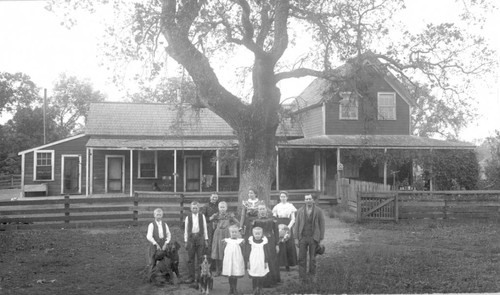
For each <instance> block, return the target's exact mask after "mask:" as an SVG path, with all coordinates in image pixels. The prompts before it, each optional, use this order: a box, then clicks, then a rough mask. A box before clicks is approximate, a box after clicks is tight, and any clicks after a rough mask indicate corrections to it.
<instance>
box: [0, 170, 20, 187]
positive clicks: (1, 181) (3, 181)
mask: <svg viewBox="0 0 500 295" xmlns="http://www.w3.org/2000/svg"><path fill="white" fill-rule="evenodd" d="M13 188H21V174H11V175H0V189H13Z"/></svg>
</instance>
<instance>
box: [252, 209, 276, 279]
mask: <svg viewBox="0 0 500 295" xmlns="http://www.w3.org/2000/svg"><path fill="white" fill-rule="evenodd" d="M258 212H259V213H258V218H257V219H255V220H254V222H253V227H261V228H262V230H263V233H264V236H265V237H266V238H267V242H268V244H269V247H268V249H269V259H268V264H269V273H268V274H267V275H266V277H265V278H264V287H265V288H269V287H274V286H276V284H277V283H279V282H281V276H280V267H279V264H278V255H277V254H278V252H279V246H278V241H279V230H278V223H277V222H276V220H275V219H274V218H273V217H270V216H268V209H267V207H266V205H264V204H260V205H259V206H258Z"/></svg>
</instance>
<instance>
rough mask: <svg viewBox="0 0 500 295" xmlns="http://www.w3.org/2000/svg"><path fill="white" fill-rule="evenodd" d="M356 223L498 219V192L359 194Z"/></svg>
mask: <svg viewBox="0 0 500 295" xmlns="http://www.w3.org/2000/svg"><path fill="white" fill-rule="evenodd" d="M358 204H359V208H360V210H358V211H357V212H358V220H369V219H375V220H396V221H397V220H400V219H483V220H484V219H488V220H500V191H432V192H429V191H392V192H372V193H358Z"/></svg>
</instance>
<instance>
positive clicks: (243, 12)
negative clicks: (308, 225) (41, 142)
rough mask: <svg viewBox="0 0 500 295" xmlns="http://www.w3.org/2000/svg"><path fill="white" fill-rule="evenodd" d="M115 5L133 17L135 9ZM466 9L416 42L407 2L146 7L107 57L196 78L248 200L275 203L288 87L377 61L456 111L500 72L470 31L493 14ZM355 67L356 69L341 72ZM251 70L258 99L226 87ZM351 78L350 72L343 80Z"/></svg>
mask: <svg viewBox="0 0 500 295" xmlns="http://www.w3.org/2000/svg"><path fill="white" fill-rule="evenodd" d="M58 2H59V1H54V4H56V3H58ZM106 2H107V1H106ZM112 2H113V3H114V7H115V8H116V11H120V13H122V14H123V11H124V7H125V6H126V4H127V2H128V1H123V2H120V1H112ZM129 3H130V2H129ZM58 5H59V8H61V7H62V8H63V9H62V10H59V11H64V13H65V16H68V15H71V14H70V13H67V12H68V9H69V8H70V6H71V7H72V8H74V7H77V8H82V7H84V8H89V7H90V8H91V9H95V7H96V6H95V4H94V3H93V2H92V1H87V2H85V1H75V2H73V3H72V4H71V3H70V4H67V2H65V4H60V3H59V4H58ZM456 6H457V7H461V9H460V11H459V14H458V15H457V18H456V20H457V23H449V22H448V23H440V24H428V25H426V26H423V28H422V29H421V30H419V31H416V32H412V31H410V30H409V29H408V28H405V27H404V25H403V24H401V23H398V22H397V21H396V15H397V14H398V12H400V11H401V10H403V9H404V8H405V5H404V1H401V0H358V1H351V0H161V1H159V0H152V1H138V2H135V4H134V6H133V7H132V8H131V9H130V11H131V12H132V13H131V16H132V17H131V18H129V19H128V21H127V22H121V23H120V25H119V26H115V27H114V28H112V29H110V30H108V33H110V35H111V36H114V37H118V38H115V39H114V40H118V42H111V41H109V40H112V39H107V40H108V41H106V43H107V45H110V46H108V47H107V48H108V49H109V50H106V51H105V54H106V55H107V56H108V57H110V58H111V59H113V60H114V61H115V62H116V61H117V60H130V59H133V60H142V61H145V60H147V61H150V62H151V63H150V66H149V69H150V71H149V74H150V75H151V77H155V76H156V75H158V73H161V72H162V70H161V69H162V68H163V67H164V66H165V65H166V63H167V60H166V59H165V58H163V59H162V58H158V57H159V56H160V55H161V54H163V53H165V52H166V53H167V54H168V56H169V57H171V58H173V59H175V61H177V63H179V64H180V65H181V66H182V67H183V68H184V69H185V70H186V71H187V73H189V75H190V76H191V79H192V81H193V82H194V84H195V85H196V87H197V92H198V94H199V100H200V101H201V104H202V105H203V106H205V107H207V108H209V109H210V110H212V111H213V112H215V113H216V114H217V115H219V116H220V117H221V118H223V119H224V120H225V121H226V122H227V123H228V124H229V125H230V126H231V127H232V128H233V129H234V131H235V134H236V136H237V138H238V141H239V147H240V149H239V158H240V163H241V181H240V196H241V195H243V194H244V193H245V192H246V191H247V189H248V188H249V187H253V188H256V189H257V190H258V191H259V192H260V194H261V196H262V197H263V198H265V199H267V198H268V196H269V192H270V187H271V181H272V179H273V171H274V163H275V159H276V144H277V139H276V131H277V128H278V125H279V122H280V116H279V110H280V101H281V99H282V97H281V90H280V88H279V85H281V84H280V82H281V81H283V80H286V79H290V78H301V77H306V76H316V77H323V78H326V79H330V80H332V81H333V82H341V81H345V80H347V79H349V78H352V77H349V75H352V74H353V73H356V69H357V68H360V67H362V66H363V64H364V60H365V59H367V58H370V59H371V60H372V61H373V60H376V62H377V63H379V70H381V71H382V72H384V71H391V72H392V73H393V74H394V75H396V76H397V77H398V78H399V79H401V80H404V81H405V83H407V84H408V85H413V86H414V87H416V86H417V85H419V84H416V82H417V81H419V83H422V85H429V87H431V88H439V89H440V95H442V96H443V97H446V98H447V99H450V100H452V101H454V102H459V101H460V100H466V99H467V96H464V94H467V88H466V87H467V83H464V81H466V79H469V81H470V79H474V78H478V77H484V75H486V74H487V73H488V71H489V70H490V69H491V68H492V65H493V62H492V54H493V53H492V51H491V50H490V49H489V48H488V46H487V44H486V43H485V40H484V39H482V38H480V37H478V36H476V35H474V31H473V30H469V28H472V27H474V26H480V25H482V23H483V21H484V20H483V19H482V15H481V13H482V11H485V10H488V9H491V4H490V3H488V2H487V1H457V2H456ZM429 9H432V7H429ZM124 24H129V26H126V25H124ZM124 31H126V33H127V34H123V32H124ZM117 44H118V45H117ZM367 52H370V54H367ZM242 53H244V54H245V55H244V56H245V58H247V60H248V63H247V66H248V67H246V68H245V67H241V65H236V64H235V65H234V68H233V69H231V64H230V63H231V60H232V59H231V58H230V56H231V55H233V54H242ZM288 53H289V54H288ZM221 61H222V64H223V65H221ZM228 63H229V64H228ZM346 63H349V64H350V65H349V66H348V67H340V66H342V65H344V64H346ZM339 67H340V68H339ZM241 68H244V69H246V70H247V71H246V72H245V73H248V77H249V78H250V79H251V94H250V95H249V96H248V97H245V96H243V95H241V94H240V93H241V92H240V91H239V89H238V87H240V86H237V87H233V88H230V87H228V86H227V85H225V84H224V83H223V82H221V77H222V76H224V75H227V74H228V73H227V71H228V69H230V70H229V71H230V73H229V74H231V75H237V74H238V73H239V70H240V69H241ZM346 68H347V69H350V70H348V71H343V70H339V69H346ZM221 69H223V70H221Z"/></svg>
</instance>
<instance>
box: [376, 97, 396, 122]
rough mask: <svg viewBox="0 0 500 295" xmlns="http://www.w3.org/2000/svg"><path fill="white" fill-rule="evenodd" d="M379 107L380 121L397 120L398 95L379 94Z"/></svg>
mask: <svg viewBox="0 0 500 295" xmlns="http://www.w3.org/2000/svg"><path fill="white" fill-rule="evenodd" d="M377 106H378V119H379V120H396V93H394V92H379V93H378V95H377Z"/></svg>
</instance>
